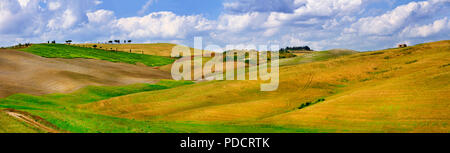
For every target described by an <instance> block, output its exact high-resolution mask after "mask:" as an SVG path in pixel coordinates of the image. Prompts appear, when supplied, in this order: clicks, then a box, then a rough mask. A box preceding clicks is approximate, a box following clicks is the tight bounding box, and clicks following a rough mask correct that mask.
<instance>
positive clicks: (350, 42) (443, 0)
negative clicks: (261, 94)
mask: <svg viewBox="0 0 450 153" xmlns="http://www.w3.org/2000/svg"><path fill="white" fill-rule="evenodd" d="M448 10H450V0H423V1H413V0H128V1H124V0H76V1H73V0H1V1H0V46H8V45H13V44H17V43H24V42H32V43H39V42H47V41H48V40H57V41H59V42H63V41H64V40H68V39H71V40H73V41H74V42H78V43H84V42H104V41H107V40H111V39H123V40H124V39H131V40H133V41H134V42H136V43H156V42H170V43H177V44H184V45H189V46H193V45H192V44H193V41H194V37H202V38H203V41H204V42H203V44H204V45H210V44H215V45H219V46H220V47H225V46H226V45H244V46H247V45H250V46H251V45H270V44H276V45H279V46H281V47H284V46H296V45H308V46H310V47H312V48H313V49H315V50H325V49H332V48H349V49H355V50H361V51H364V50H376V49H383V48H389V47H393V46H395V45H396V44H399V43H407V44H410V45H414V44H418V43H424V42H430V41H437V40H448V39H449V38H450V19H449V17H450V11H448ZM243 48H246V47H243Z"/></svg>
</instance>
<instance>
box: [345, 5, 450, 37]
mask: <svg viewBox="0 0 450 153" xmlns="http://www.w3.org/2000/svg"><path fill="white" fill-rule="evenodd" d="M449 2H450V1H449V0H430V1H422V2H411V3H408V4H405V5H401V6H398V7H397V8H395V9H394V10H392V11H389V12H387V13H385V14H383V15H380V16H375V17H366V18H361V19H359V20H358V22H356V23H354V24H352V26H351V27H350V28H347V29H345V32H348V33H352V32H356V33H359V34H361V35H390V34H393V33H394V32H396V31H398V30H399V29H401V28H403V27H404V26H405V25H408V24H410V23H414V22H416V21H415V20H419V19H420V18H423V17H425V16H429V15H433V14H434V13H436V12H442V11H448V3H449Z"/></svg>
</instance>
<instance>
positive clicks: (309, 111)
mask: <svg viewBox="0 0 450 153" xmlns="http://www.w3.org/2000/svg"><path fill="white" fill-rule="evenodd" d="M449 50H450V41H442V42H436V43H429V44H423V45H418V46H415V47H411V48H403V49H387V50H383V51H376V52H364V53H356V54H347V55H346V56H344V55H342V56H332V55H331V54H330V53H329V52H317V53H314V54H308V56H306V57H297V58H296V60H298V61H289V60H292V59H286V61H287V62H286V61H283V60H282V63H283V62H285V63H283V64H282V65H283V66H282V67H280V86H279V89H278V90H277V91H274V92H261V91H260V90H259V89H260V88H259V87H260V83H261V82H260V81H212V82H203V83H198V84H195V85H191V86H183V87H179V88H174V89H169V90H165V91H164V92H161V91H150V92H143V93H137V94H133V95H127V96H122V97H120V98H113V99H107V100H103V101H99V102H95V103H89V104H84V105H81V106H80V108H81V109H85V110H89V111H91V112H95V113H98V114H103V115H107V116H115V117H120V118H128V119H135V120H142V121H176V122H179V121H193V122H206V123H208V124H216V123H224V124H234V125H236V124H237V125H242V126H251V125H261V124H262V125H269V126H281V127H291V128H292V127H293V128H294V129H295V128H302V129H311V130H315V131H318V132H449V131H450V127H449V126H448V124H449V123H450V119H449V118H448V113H447V112H449V111H450V107H448V106H449V104H450V103H448V101H449V97H450V95H448V93H450V85H449V84H446V83H444V82H448V80H449V79H450V74H449V73H448V72H449V71H448V70H446V69H448V67H442V65H445V64H448V63H449V62H450V61H449V59H450V54H449V53H450V52H448V51H449ZM381 52H382V53H381ZM335 55H336V54H335ZM386 56H389V57H391V58H390V59H389V60H386V59H385V57H386ZM411 60H418V61H420V64H406V63H407V62H409V61H411ZM343 80H345V81H343ZM361 80H363V81H361ZM185 95H189V96H185ZM320 98H325V99H326V101H323V102H320V103H316V104H314V105H309V106H308V107H305V108H303V109H298V107H299V106H301V105H302V104H305V105H306V103H307V102H314V101H316V100H317V99H320Z"/></svg>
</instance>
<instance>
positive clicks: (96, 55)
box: [20, 44, 175, 66]
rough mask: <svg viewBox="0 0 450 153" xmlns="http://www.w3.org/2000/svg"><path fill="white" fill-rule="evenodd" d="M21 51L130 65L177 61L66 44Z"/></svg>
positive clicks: (35, 46) (42, 45) (158, 64)
mask: <svg viewBox="0 0 450 153" xmlns="http://www.w3.org/2000/svg"><path fill="white" fill-rule="evenodd" d="M20 50H22V51H25V52H29V53H32V54H35V55H39V56H42V57H47V58H67V59H73V58H86V59H99V60H106V61H110V62H122V63H128V64H138V63H141V64H144V65H147V66H163V65H167V64H171V63H173V62H174V61H175V60H174V59H170V58H167V57H161V56H153V55H145V54H135V53H126V52H115V51H106V50H101V49H94V48H84V47H77V46H70V45H64V44H34V45H32V46H31V47H28V48H24V49H20Z"/></svg>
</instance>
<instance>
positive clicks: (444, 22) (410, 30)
mask: <svg viewBox="0 0 450 153" xmlns="http://www.w3.org/2000/svg"><path fill="white" fill-rule="evenodd" d="M449 30H450V20H448V18H447V17H445V18H443V19H440V20H436V21H434V22H433V23H431V24H427V25H422V26H409V27H406V28H405V29H404V30H403V31H402V32H401V35H402V36H406V37H429V36H432V35H435V34H447V35H448V33H449Z"/></svg>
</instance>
